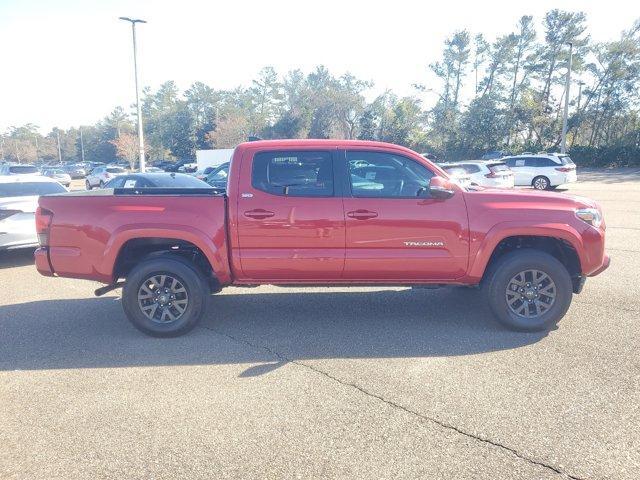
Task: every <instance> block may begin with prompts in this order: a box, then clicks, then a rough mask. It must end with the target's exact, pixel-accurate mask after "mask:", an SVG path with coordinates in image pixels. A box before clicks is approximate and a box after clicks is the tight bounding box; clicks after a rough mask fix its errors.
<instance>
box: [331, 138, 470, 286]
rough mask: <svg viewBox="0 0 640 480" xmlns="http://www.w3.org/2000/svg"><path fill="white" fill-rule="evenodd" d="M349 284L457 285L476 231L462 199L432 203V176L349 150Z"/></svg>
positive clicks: (409, 162) (409, 164)
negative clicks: (472, 231) (455, 281)
mask: <svg viewBox="0 0 640 480" xmlns="http://www.w3.org/2000/svg"><path fill="white" fill-rule="evenodd" d="M345 157H346V158H343V161H346V170H347V172H346V174H347V176H348V178H349V181H348V182H347V183H348V187H345V189H350V190H351V191H350V192H347V193H345V199H344V210H345V215H346V222H347V236H346V260H345V270H344V278H345V279H350V280H362V281H380V282H384V281H404V282H411V281H423V280H453V279H456V278H460V277H462V276H463V275H464V274H465V272H466V269H467V261H468V254H469V232H468V221H467V212H466V205H465V202H464V199H463V198H462V193H461V192H459V191H458V192H456V193H455V194H454V195H453V197H451V198H449V199H447V200H438V199H434V198H431V197H430V196H429V191H428V185H429V179H430V178H431V177H432V176H433V172H432V171H431V170H430V169H429V168H427V166H425V164H423V163H422V162H421V161H419V160H418V159H414V158H409V157H407V156H404V155H401V154H397V153H395V152H385V151H383V150H377V151H374V150H368V151H362V150H347V151H346V154H345Z"/></svg>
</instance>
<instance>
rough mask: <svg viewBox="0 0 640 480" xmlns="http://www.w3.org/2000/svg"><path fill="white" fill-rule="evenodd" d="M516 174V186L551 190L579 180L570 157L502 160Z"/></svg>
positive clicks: (519, 156)
mask: <svg viewBox="0 0 640 480" xmlns="http://www.w3.org/2000/svg"><path fill="white" fill-rule="evenodd" d="M501 160H502V161H503V162H504V163H506V164H507V165H508V166H509V168H510V169H511V170H513V173H514V174H515V184H516V185H524V186H531V187H533V188H535V189H537V190H549V189H552V188H556V187H557V186H559V185H563V184H565V183H571V182H575V181H577V180H578V176H577V174H576V165H575V163H573V161H572V160H571V158H569V156H568V155H561V154H538V155H529V154H526V155H517V156H514V157H505V158H502V159H501Z"/></svg>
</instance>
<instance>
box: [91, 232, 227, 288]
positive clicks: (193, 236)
mask: <svg viewBox="0 0 640 480" xmlns="http://www.w3.org/2000/svg"><path fill="white" fill-rule="evenodd" d="M216 237H217V236H216ZM144 238H171V239H175V240H183V241H187V242H190V243H192V244H194V245H195V246H196V247H198V248H199V249H200V250H201V251H202V253H204V255H205V256H206V257H207V260H208V261H209V263H210V264H211V268H213V272H214V273H215V275H216V277H217V279H218V281H219V282H220V284H222V285H226V284H228V283H230V282H231V276H230V273H229V268H228V265H227V252H226V243H225V241H224V237H223V238H222V241H221V242H220V244H219V245H216V243H217V242H215V241H216V240H219V239H218V238H214V239H213V240H212V239H210V238H208V237H207V235H205V233H204V232H202V231H201V230H198V229H197V228H193V227H189V226H185V225H181V226H180V230H168V229H167V228H166V226H164V227H159V226H155V225H140V224H138V225H132V226H123V227H121V228H119V229H117V230H116V231H115V232H114V234H113V235H112V236H111V238H110V239H109V241H108V243H107V245H106V246H105V255H104V259H103V261H102V266H101V270H102V271H103V272H105V274H107V275H108V276H109V278H111V279H112V281H115V280H117V279H115V278H113V275H114V271H113V269H114V267H115V264H116V259H117V258H118V254H119V253H120V251H121V250H122V247H123V246H124V244H125V243H126V242H127V241H129V240H133V239H144Z"/></svg>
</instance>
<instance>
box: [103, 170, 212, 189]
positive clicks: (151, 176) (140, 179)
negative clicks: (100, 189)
mask: <svg viewBox="0 0 640 480" xmlns="http://www.w3.org/2000/svg"><path fill="white" fill-rule="evenodd" d="M104 188H211V187H210V186H209V185H208V184H207V183H205V182H203V181H202V180H198V179H197V178H196V177H194V176H192V175H185V174H183V173H131V174H129V175H120V176H117V177H115V178H112V179H111V180H109V181H108V182H107V183H105V185H104Z"/></svg>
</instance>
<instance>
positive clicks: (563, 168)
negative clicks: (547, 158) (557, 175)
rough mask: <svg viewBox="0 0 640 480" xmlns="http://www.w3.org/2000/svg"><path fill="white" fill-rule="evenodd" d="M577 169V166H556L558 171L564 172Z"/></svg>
mask: <svg viewBox="0 0 640 480" xmlns="http://www.w3.org/2000/svg"><path fill="white" fill-rule="evenodd" d="M575 169H576V167H556V170H557V171H559V172H563V173H567V172H572V171H573V170H575Z"/></svg>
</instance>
